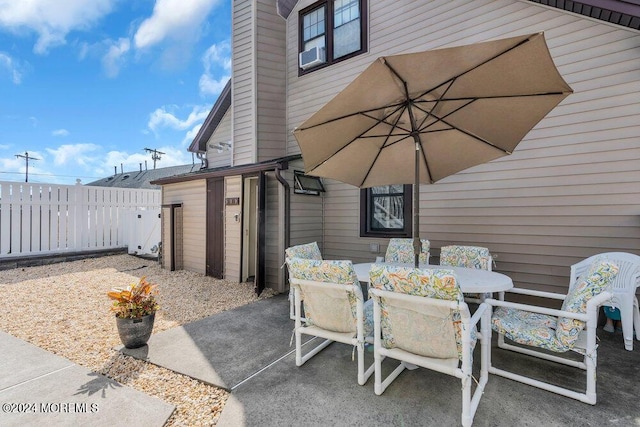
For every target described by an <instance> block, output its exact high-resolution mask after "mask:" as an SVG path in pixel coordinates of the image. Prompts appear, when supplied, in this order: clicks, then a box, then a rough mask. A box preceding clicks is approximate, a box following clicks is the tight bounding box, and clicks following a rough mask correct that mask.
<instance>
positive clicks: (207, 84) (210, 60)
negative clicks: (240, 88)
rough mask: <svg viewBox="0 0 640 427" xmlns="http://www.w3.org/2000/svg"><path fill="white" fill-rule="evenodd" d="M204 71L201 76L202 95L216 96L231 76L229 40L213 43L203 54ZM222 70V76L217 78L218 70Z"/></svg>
mask: <svg viewBox="0 0 640 427" xmlns="http://www.w3.org/2000/svg"><path fill="white" fill-rule="evenodd" d="M202 64H203V65H204V73H203V74H202V76H200V81H199V87H200V95H202V96H207V95H212V96H216V95H219V94H220V92H222V89H224V86H225V85H226V84H227V81H228V80H229V78H230V77H231V46H230V45H229V42H226V41H225V42H222V43H220V44H213V45H211V46H210V47H209V49H207V51H206V52H205V53H204V55H202ZM218 70H222V73H223V75H222V77H220V78H218V79H216V78H215V77H214V74H215V73H216V71H218Z"/></svg>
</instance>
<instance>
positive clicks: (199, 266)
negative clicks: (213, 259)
mask: <svg viewBox="0 0 640 427" xmlns="http://www.w3.org/2000/svg"><path fill="white" fill-rule="evenodd" d="M206 199H207V185H206V181H205V180H196V181H187V182H181V183H176V184H167V185H164V186H163V191H162V204H164V205H167V204H172V203H182V214H183V220H182V230H183V232H182V239H183V240H182V242H183V268H184V269H185V270H189V271H195V272H196V273H202V274H205V268H206V260H205V258H206V234H207V233H206V218H205V215H206V211H207V206H206Z"/></svg>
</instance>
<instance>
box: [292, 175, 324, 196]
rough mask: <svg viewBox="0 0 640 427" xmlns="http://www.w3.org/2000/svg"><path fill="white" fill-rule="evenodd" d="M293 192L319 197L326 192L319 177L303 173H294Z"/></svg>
mask: <svg viewBox="0 0 640 427" xmlns="http://www.w3.org/2000/svg"><path fill="white" fill-rule="evenodd" d="M293 192H294V193H296V194H307V195H311V196H319V195H320V193H324V192H325V189H324V185H323V184H322V180H321V179H320V178H319V177H317V176H311V175H306V174H305V173H304V172H302V171H293Z"/></svg>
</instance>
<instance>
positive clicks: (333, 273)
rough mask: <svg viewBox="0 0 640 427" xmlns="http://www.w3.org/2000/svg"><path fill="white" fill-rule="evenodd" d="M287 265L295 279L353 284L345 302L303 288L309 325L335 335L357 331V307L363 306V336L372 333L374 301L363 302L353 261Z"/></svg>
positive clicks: (297, 261) (291, 261) (308, 261)
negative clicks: (331, 331)
mask: <svg viewBox="0 0 640 427" xmlns="http://www.w3.org/2000/svg"><path fill="white" fill-rule="evenodd" d="M287 265H288V267H289V274H290V276H291V277H292V278H295V279H304V280H313V281H316V282H326V283H338V284H344V285H353V290H352V291H345V294H346V301H345V299H342V298H340V297H336V295H335V294H332V295H312V294H311V292H312V291H309V290H305V289H302V299H303V300H304V301H305V306H304V308H305V318H306V324H307V325H317V326H319V327H322V328H324V329H330V330H333V331H336V332H355V331H356V323H357V321H356V319H357V317H356V316H357V306H358V304H363V311H364V316H365V318H364V325H365V331H364V336H365V337H366V336H369V335H371V334H372V333H373V301H367V303H364V297H363V295H362V288H361V287H360V282H359V281H358V277H357V276H356V272H355V270H354V269H353V264H352V263H351V261H326V260H325V261H322V260H314V259H302V258H289V259H288V260H287ZM341 299H342V300H341Z"/></svg>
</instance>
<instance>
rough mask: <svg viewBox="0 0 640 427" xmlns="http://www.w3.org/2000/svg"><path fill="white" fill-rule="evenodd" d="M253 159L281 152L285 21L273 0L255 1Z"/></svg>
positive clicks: (282, 140) (283, 141)
mask: <svg viewBox="0 0 640 427" xmlns="http://www.w3.org/2000/svg"><path fill="white" fill-rule="evenodd" d="M256 15H257V16H256V29H255V31H256V39H255V42H256V63H257V66H256V70H255V72H256V80H257V88H256V95H255V98H256V102H257V105H256V109H257V113H258V117H257V132H258V146H257V161H258V162H261V161H264V160H270V159H274V158H278V157H282V156H284V155H285V141H286V138H287V135H286V127H285V123H286V108H285V105H286V104H285V102H286V99H285V93H286V88H285V86H286V79H285V78H284V76H285V75H286V64H285V58H286V54H285V50H286V37H285V33H286V23H285V21H284V20H283V19H282V18H281V17H280V16H278V14H277V11H276V2H274V1H272V0H258V1H257V2H256Z"/></svg>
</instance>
